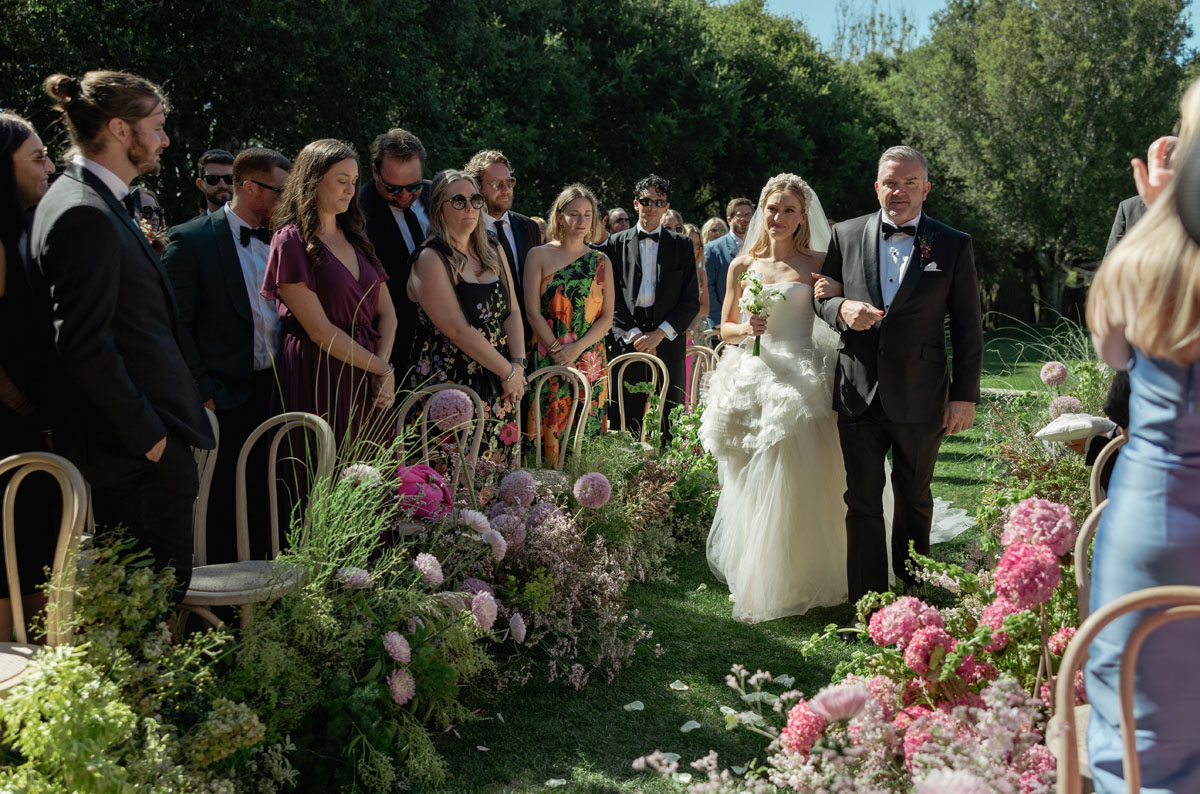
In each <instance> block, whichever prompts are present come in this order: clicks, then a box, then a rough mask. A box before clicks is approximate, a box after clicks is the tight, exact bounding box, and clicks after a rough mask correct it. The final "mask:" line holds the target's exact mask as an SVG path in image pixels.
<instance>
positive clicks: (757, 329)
mask: <svg viewBox="0 0 1200 794" xmlns="http://www.w3.org/2000/svg"><path fill="white" fill-rule="evenodd" d="M738 281H741V282H743V283H744V284H745V286H744V287H743V288H742V297H741V298H739V299H738V308H740V309H741V310H742V311H744V312H746V313H747V314H749V315H750V322H749V323H747V326H748V332H747V334H748V335H749V336H753V337H754V355H756V356H757V355H759V354H760V352H761V350H762V334H763V333H764V332H766V330H767V318H768V317H769V316H770V314H771V309H773V308H774V307H775V304H777V303H779V302H780V301H782V300H787V296H785V295H784V294H783V290H781V289H779V287H776V286H775V285H773V284H764V283H763V280H762V276H760V275H758V274H757V273H751V272H750V271H749V270H747V271H746V272H745V273H742V274H741V275H739V276H738Z"/></svg>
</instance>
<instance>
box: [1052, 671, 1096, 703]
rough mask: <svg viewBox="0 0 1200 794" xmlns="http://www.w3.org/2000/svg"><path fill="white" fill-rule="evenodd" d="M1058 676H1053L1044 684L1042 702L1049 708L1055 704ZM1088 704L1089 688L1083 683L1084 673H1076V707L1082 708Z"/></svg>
mask: <svg viewBox="0 0 1200 794" xmlns="http://www.w3.org/2000/svg"><path fill="white" fill-rule="evenodd" d="M1057 682H1058V676H1055V675H1052V676H1050V677H1049V678H1048V679H1046V681H1045V682H1044V683H1043V684H1042V701H1043V702H1044V703H1045V704H1046V705H1047V706H1052V705H1053V704H1054V689H1055V687H1056V686H1057ZM1084 703H1087V687H1086V685H1085V684H1084V681H1083V671H1082V670H1076V671H1075V705H1076V706H1082V705H1083V704H1084Z"/></svg>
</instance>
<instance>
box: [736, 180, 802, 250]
mask: <svg viewBox="0 0 1200 794" xmlns="http://www.w3.org/2000/svg"><path fill="white" fill-rule="evenodd" d="M776 193H791V194H792V195H793V196H795V197H796V198H798V199H800V208H801V209H802V210H803V211H804V221H803V223H801V224H800V225H799V226H797V227H796V231H795V233H794V234H793V235H792V246H793V247H794V248H795V252H796V253H798V254H807V253H809V252H810V249H809V244H810V243H811V241H812V230H811V227H810V226H809V223H808V206H809V204H810V203H811V202H812V188H810V187H809V186H808V183H807V182H805V181H804V180H803V179H801V178H800V177H798V176H796V175H795V174H776V175H775V176H773V177H771V178H770V179H768V180H767V184H765V185H763V189H762V193H760V194H759V195H758V211H759V213H761V214H762V215H766V212H767V201H768V200H769V199H770V198H771V196H773V195H775V194H776ZM770 252H771V237H770V235H769V234H768V233H767V224H766V221H765V219H764V218H762V217H760V218H759V224H758V235H757V236H756V237H755V238H754V239H753V240H751V241H750V244H749V245H748V246H747V247H746V248H744V249H743V250H742V253H744V254H748V255H749V256H750V257H752V258H755V259H757V258H758V257H760V256H765V255H767V254H768V253H770Z"/></svg>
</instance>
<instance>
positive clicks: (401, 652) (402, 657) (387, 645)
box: [383, 631, 412, 664]
mask: <svg viewBox="0 0 1200 794" xmlns="http://www.w3.org/2000/svg"><path fill="white" fill-rule="evenodd" d="M383 649H384V650H385V651H387V655H388V656H390V657H392V658H393V659H395V660H396V661H397V662H399V663H400V664H408V663H409V662H411V661H412V649H411V648H409V647H408V640H406V639H404V635H403V634H401V633H400V632H398V631H389V632H388V633H387V634H384V635H383Z"/></svg>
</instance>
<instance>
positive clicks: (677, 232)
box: [667, 224, 683, 234]
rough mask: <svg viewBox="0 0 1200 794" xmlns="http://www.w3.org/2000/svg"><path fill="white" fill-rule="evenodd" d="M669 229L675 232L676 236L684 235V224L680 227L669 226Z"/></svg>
mask: <svg viewBox="0 0 1200 794" xmlns="http://www.w3.org/2000/svg"><path fill="white" fill-rule="evenodd" d="M667 229H669V230H670V231H673V232H675V233H676V234H683V225H682V224H680V225H679V226H668V227H667Z"/></svg>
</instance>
